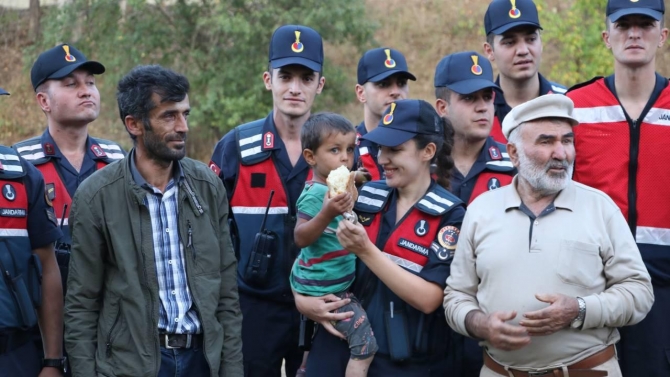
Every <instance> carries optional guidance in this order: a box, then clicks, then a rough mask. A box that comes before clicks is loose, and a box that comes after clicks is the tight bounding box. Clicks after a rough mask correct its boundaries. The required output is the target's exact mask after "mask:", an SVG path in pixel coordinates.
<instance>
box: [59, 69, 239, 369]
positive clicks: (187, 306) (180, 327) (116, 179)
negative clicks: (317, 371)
mask: <svg viewBox="0 0 670 377" xmlns="http://www.w3.org/2000/svg"><path fill="white" fill-rule="evenodd" d="M188 90H189V83H188V80H187V79H186V77H184V76H182V75H180V74H177V73H175V72H172V71H170V70H167V69H164V68H162V67H160V66H155V65H154V66H140V67H136V68H135V69H133V70H132V71H131V72H130V73H128V74H127V75H126V76H125V77H124V78H122V79H121V81H120V82H119V85H118V91H117V100H118V103H119V112H120V116H121V120H122V121H123V122H124V125H125V127H126V130H127V131H128V133H129V134H130V137H131V138H132V139H133V143H134V149H133V150H132V151H131V152H130V153H129V154H128V156H127V157H126V158H125V159H123V160H121V161H120V162H118V163H115V164H113V165H110V166H108V167H107V168H105V169H102V170H100V171H97V172H96V173H95V174H94V175H92V176H91V179H88V180H86V181H85V182H84V183H83V184H82V185H81V186H80V187H79V190H77V193H76V194H75V197H74V201H73V208H72V214H73V216H72V218H74V219H75V220H74V223H71V224H70V226H71V230H72V240H73V245H72V255H71V260H70V276H69V278H68V288H69V290H68V292H67V296H66V315H65V322H66V332H65V342H66V348H67V350H68V353H69V355H70V360H71V366H72V370H73V373H74V376H75V377H78V376H82V377H84V376H85V377H90V376H117V377H121V376H128V377H131V376H132V377H140V376H147V377H155V376H158V377H163V376H171V377H172V376H192V377H200V376H226V377H230V376H240V377H241V376H242V375H243V367H242V340H241V326H242V314H241V311H240V306H239V301H238V293H237V281H236V270H237V266H236V264H237V263H236V260H235V255H234V252H233V249H232V245H231V243H230V234H229V229H228V225H227V220H228V200H227V197H226V191H225V189H224V187H223V184H222V183H221V180H219V179H218V178H217V177H216V175H214V174H213V173H212V172H211V171H210V170H209V169H208V168H207V166H206V165H204V164H201V163H199V162H196V161H193V160H191V159H188V158H184V155H185V153H186V146H185V142H186V135H187V133H188V115H189V111H190V106H189V98H188Z"/></svg>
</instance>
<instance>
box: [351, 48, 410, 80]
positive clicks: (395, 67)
mask: <svg viewBox="0 0 670 377" xmlns="http://www.w3.org/2000/svg"><path fill="white" fill-rule="evenodd" d="M397 73H400V74H403V75H404V76H406V77H407V78H409V79H410V80H413V81H416V77H415V76H414V75H413V74H411V73H410V72H409V68H407V61H406V60H405V56H403V54H401V53H400V51H398V50H394V49H392V48H387V47H381V48H375V49H372V50H368V51H366V52H365V54H363V57H361V60H359V61H358V84H359V85H363V84H365V83H366V82H368V81H369V82H379V81H382V80H384V79H385V78H387V77H389V76H392V75H395V74H397Z"/></svg>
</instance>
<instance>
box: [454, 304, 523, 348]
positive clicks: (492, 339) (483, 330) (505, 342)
mask: <svg viewBox="0 0 670 377" xmlns="http://www.w3.org/2000/svg"><path fill="white" fill-rule="evenodd" d="M468 314H469V313H468ZM473 314H474V316H473V317H472V318H471V319H466V326H468V331H469V332H471V333H472V334H473V335H475V336H477V337H480V338H483V339H486V340H487V341H488V342H489V343H491V345H492V346H493V347H495V348H498V349H501V350H505V351H514V350H518V349H521V348H523V347H525V346H527V345H528V344H530V336H529V335H528V332H527V331H526V329H525V328H524V327H522V326H517V325H513V324H511V323H507V321H510V320H513V319H514V318H515V317H516V312H515V311H511V312H493V313H491V314H484V313H483V312H481V311H477V312H476V313H473ZM468 322H471V323H468Z"/></svg>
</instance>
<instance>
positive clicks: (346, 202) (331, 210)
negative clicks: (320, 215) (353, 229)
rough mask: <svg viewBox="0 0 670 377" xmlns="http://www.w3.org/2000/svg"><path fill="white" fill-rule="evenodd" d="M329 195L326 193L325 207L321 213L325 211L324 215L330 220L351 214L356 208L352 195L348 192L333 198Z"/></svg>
mask: <svg viewBox="0 0 670 377" xmlns="http://www.w3.org/2000/svg"><path fill="white" fill-rule="evenodd" d="M328 194H329V193H328V192H326V196H324V198H323V207H321V211H323V212H324V215H325V216H327V217H328V218H329V219H334V218H335V217H336V216H338V215H341V214H343V213H345V212H349V211H351V209H352V208H354V200H353V198H352V197H351V194H350V193H348V192H347V193H344V194H339V195H335V196H334V197H332V198H330V197H329V195H328Z"/></svg>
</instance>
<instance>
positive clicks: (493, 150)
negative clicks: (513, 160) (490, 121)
mask: <svg viewBox="0 0 670 377" xmlns="http://www.w3.org/2000/svg"><path fill="white" fill-rule="evenodd" d="M503 153H507V152H506V151H505V150H504V148H500V145H499V144H498V143H497V142H496V141H495V140H494V139H493V138H492V137H491V136H489V137H487V138H486V142H485V143H484V147H482V151H481V153H480V154H479V158H477V162H480V161H482V162H489V161H502V160H503Z"/></svg>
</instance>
